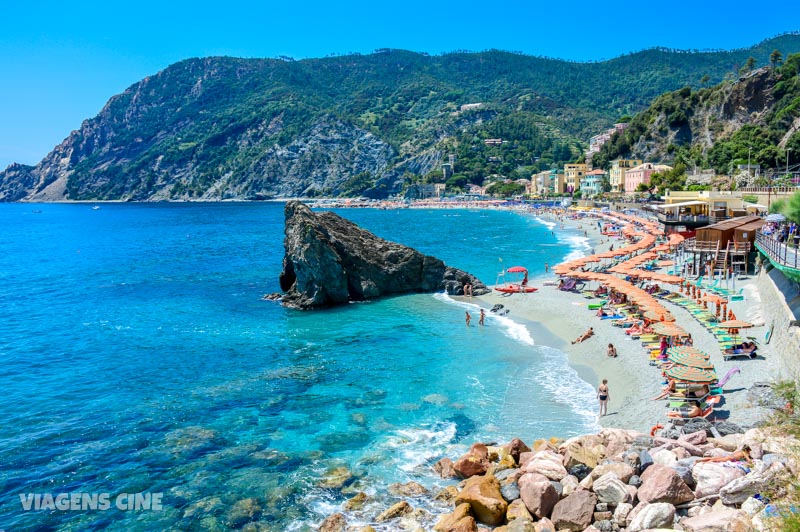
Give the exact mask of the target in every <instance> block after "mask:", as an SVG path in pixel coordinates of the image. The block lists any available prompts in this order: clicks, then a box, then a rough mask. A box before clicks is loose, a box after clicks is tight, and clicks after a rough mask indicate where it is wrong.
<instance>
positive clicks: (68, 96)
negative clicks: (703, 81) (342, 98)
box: [0, 0, 800, 169]
mask: <svg viewBox="0 0 800 532" xmlns="http://www.w3.org/2000/svg"><path fill="white" fill-rule="evenodd" d="M648 4H650V3H649V2H613V1H611V2H598V1H594V2H587V1H584V0H574V1H572V2H563V1H550V2H537V1H528V2H523V1H517V0H511V1H506V2H487V1H484V2H474V1H472V0H465V1H461V2H451V1H446V2H430V1H428V2H424V1H420V0H409V1H404V2H395V3H390V2H379V1H378V2H376V1H371V2H365V1H362V0H359V1H357V2H348V1H345V2H330V1H325V2H319V1H316V0H314V1H305V2H303V1H299V2H292V1H284V2H274V1H269V2H242V1H238V0H228V1H225V2H206V1H203V0H196V1H194V2H183V1H180V2H171V1H169V0H162V1H161V2H154V1H151V0H140V1H139V2H135V3H119V2H107V1H103V2H98V1H95V0H87V1H81V2H74V3H70V2H67V3H64V2H52V1H50V0H45V1H40V2H31V1H28V2H20V1H17V0H7V1H6V2H4V3H3V12H2V22H1V23H2V26H1V27H0V169H2V168H5V167H6V166H7V165H8V164H10V163H11V162H21V163H26V164H35V163H37V162H38V161H39V160H40V159H41V158H42V157H44V155H46V154H47V153H48V152H49V151H50V150H51V149H52V148H53V147H54V146H55V145H57V144H58V143H60V142H61V141H62V140H63V139H64V138H66V136H67V135H69V133H70V131H72V130H73V129H77V128H78V127H80V124H81V122H82V121H83V120H84V119H87V118H90V117H92V116H94V115H96V114H97V113H98V111H100V109H101V108H102V107H103V105H104V104H105V102H106V101H107V100H108V99H109V98H110V97H111V96H112V95H114V94H116V93H119V92H121V91H123V90H124V89H125V88H127V87H128V86H130V85H131V84H133V83H135V82H136V81H138V80H140V79H142V78H143V77H145V76H147V75H149V74H153V73H155V72H157V71H159V70H161V69H163V68H165V67H167V66H168V65H170V64H172V63H174V62H176V61H179V60H181V59H185V58H188V57H202V56H209V55H229V56H239V57H275V56H278V55H287V56H292V57H294V58H296V59H301V58H307V57H323V56H325V55H328V54H334V53H335V54H344V53H348V52H359V53H369V52H371V51H372V50H374V49H376V48H403V49H408V50H414V51H419V52H428V53H440V52H448V51H452V50H474V51H479V50H484V49H489V48H498V49H502V50H513V51H521V52H524V53H527V54H533V55H543V56H549V57H558V58H565V59H572V60H578V61H586V60H600V59H608V58H612V57H615V56H617V55H620V54H623V53H626V52H632V51H636V50H641V49H643V48H649V47H652V46H666V47H670V48H680V49H694V48H697V49H708V48H722V49H731V48H741V47H745V46H750V45H752V44H755V43H757V42H760V41H762V40H764V39H766V38H769V37H772V36H774V35H777V34H780V33H784V32H787V31H795V30H798V29H800V22H798V21H797V20H798V19H797V17H796V13H797V5H796V0H775V1H773V2H770V3H765V4H762V5H763V6H764V8H763V9H759V8H758V7H757V6H754V5H753V4H752V3H744V2H741V1H736V0H734V1H725V2H722V1H719V0H712V1H700V2H693V3H691V4H681V3H676V4H671V3H670V4H666V5H668V6H669V7H665V4H664V3H654V4H655V5H652V6H650V5H648ZM658 4H661V5H658Z"/></svg>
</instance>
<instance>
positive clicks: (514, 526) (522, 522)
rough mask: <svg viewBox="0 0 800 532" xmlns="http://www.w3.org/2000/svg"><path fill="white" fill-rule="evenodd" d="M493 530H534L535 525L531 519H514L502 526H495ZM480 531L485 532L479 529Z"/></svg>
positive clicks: (509, 531)
mask: <svg viewBox="0 0 800 532" xmlns="http://www.w3.org/2000/svg"><path fill="white" fill-rule="evenodd" d="M494 530H495V532H497V531H501V532H502V530H505V532H535V530H536V526H535V525H534V524H533V521H529V520H527V519H514V520H513V521H511V522H510V523H508V524H507V525H506V526H504V527H500V528H495V529H494ZM481 532H486V531H485V530H484V531H481Z"/></svg>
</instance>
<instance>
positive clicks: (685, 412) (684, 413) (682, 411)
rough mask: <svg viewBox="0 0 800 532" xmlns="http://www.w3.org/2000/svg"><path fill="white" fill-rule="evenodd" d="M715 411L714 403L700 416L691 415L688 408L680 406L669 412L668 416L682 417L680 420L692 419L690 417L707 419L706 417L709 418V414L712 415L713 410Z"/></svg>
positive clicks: (673, 417)
mask: <svg viewBox="0 0 800 532" xmlns="http://www.w3.org/2000/svg"><path fill="white" fill-rule="evenodd" d="M713 411H714V406H713V405H709V406H707V407H706V408H705V409H704V410H703V411H702V413H701V414H700V415H699V416H689V415H688V408H687V409H684V408H679V409H677V410H671V411H669V412H667V417H668V418H672V419H680V420H687V421H688V420H690V419H697V418H703V419H706V418H708V416H710V415H711V412H713Z"/></svg>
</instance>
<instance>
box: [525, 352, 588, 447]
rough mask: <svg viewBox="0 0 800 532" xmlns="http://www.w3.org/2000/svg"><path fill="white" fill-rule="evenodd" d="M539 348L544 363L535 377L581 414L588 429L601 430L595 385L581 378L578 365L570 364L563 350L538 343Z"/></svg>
mask: <svg viewBox="0 0 800 532" xmlns="http://www.w3.org/2000/svg"><path fill="white" fill-rule="evenodd" d="M539 351H540V353H541V354H542V358H543V360H542V362H543V363H542V364H541V366H540V367H539V368H537V370H536V373H535V379H536V381H537V382H538V383H539V384H541V386H542V387H543V388H545V389H546V390H548V391H549V392H551V394H552V397H553V399H554V400H555V401H557V402H559V403H561V404H563V405H565V406H567V407H569V408H570V410H572V411H573V412H575V413H576V414H578V415H579V416H581V418H582V419H583V420H584V422H585V424H586V429H585V430H586V432H592V431H598V430H600V426H599V425H598V423H597V411H596V409H595V406H596V403H597V397H596V394H595V391H594V387H593V386H592V385H591V384H589V383H588V382H586V381H585V380H583V379H581V378H580V376H579V375H578V372H577V371H575V368H573V367H572V366H570V365H569V362H568V360H567V355H566V354H565V353H564V352H563V351H559V350H558V349H555V348H552V347H547V346H539Z"/></svg>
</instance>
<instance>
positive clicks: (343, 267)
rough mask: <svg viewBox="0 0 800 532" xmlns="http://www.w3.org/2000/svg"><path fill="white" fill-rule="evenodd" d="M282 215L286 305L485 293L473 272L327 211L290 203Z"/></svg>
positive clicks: (282, 281)
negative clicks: (405, 295) (408, 294)
mask: <svg viewBox="0 0 800 532" xmlns="http://www.w3.org/2000/svg"><path fill="white" fill-rule="evenodd" d="M285 214H286V238H285V240H284V248H285V255H284V258H283V271H282V272H281V275H280V284H281V289H282V290H284V291H285V292H286V293H285V295H284V296H283V303H284V305H286V306H289V307H293V308H299V309H313V308H321V307H327V306H332V305H339V304H343V303H347V302H350V301H363V300H366V299H374V298H376V297H380V296H383V295H389V294H401V293H406V292H434V291H439V290H445V291H447V293H449V294H454V295H455V294H459V295H463V293H464V292H463V287H464V284H466V283H470V284H472V286H473V294H475V295H480V294H485V293H487V292H488V291H489V290H488V289H487V288H486V286H485V285H484V284H483V283H482V282H481V281H480V280H479V279H477V278H475V277H474V276H472V275H470V274H468V273H466V272H463V271H461V270H458V269H456V268H451V267H449V266H446V265H445V264H444V262H442V261H441V260H439V259H437V258H435V257H431V256H427V255H423V254H422V253H420V252H418V251H416V250H414V249H412V248H409V247H407V246H403V245H401V244H396V243H394V242H389V241H387V240H383V239H381V238H378V237H377V236H375V235H373V234H372V233H370V232H368V231H365V230H364V229H361V228H360V227H358V226H357V225H355V224H354V223H353V222H350V221H349V220H345V219H344V218H342V217H341V216H338V215H336V214H334V213H332V212H322V213H318V214H317V213H314V212H312V211H311V209H309V208H308V207H307V206H306V205H304V204H303V203H300V202H298V201H291V202H289V203H287V204H286V210H285Z"/></svg>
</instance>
